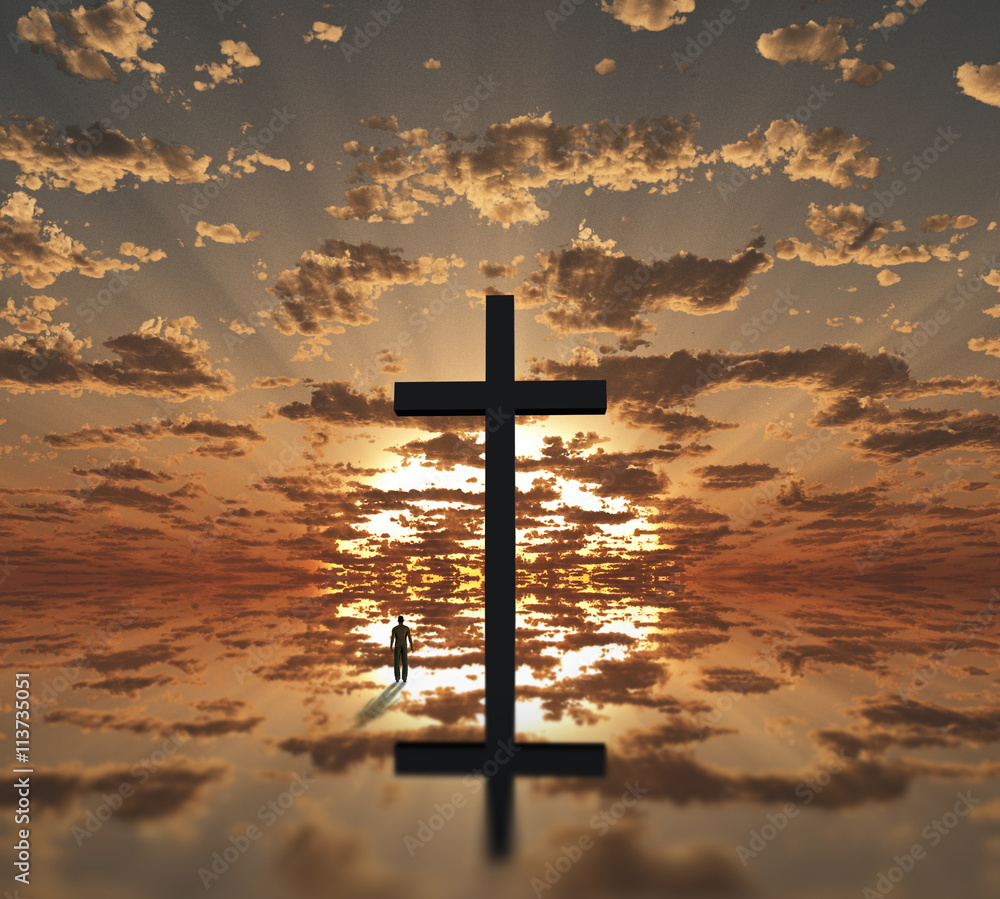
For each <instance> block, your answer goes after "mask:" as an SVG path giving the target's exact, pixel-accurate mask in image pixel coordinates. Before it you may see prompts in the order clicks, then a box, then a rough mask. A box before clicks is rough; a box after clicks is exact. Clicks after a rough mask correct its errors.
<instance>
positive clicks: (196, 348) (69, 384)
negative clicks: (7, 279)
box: [0, 316, 234, 403]
mask: <svg viewBox="0 0 1000 899" xmlns="http://www.w3.org/2000/svg"><path fill="white" fill-rule="evenodd" d="M197 327H198V323H197V322H196V321H195V320H194V319H193V318H191V317H190V316H185V317H184V318H180V319H176V320H174V321H169V322H166V323H164V322H163V320H162V319H156V320H152V319H151V320H150V321H148V322H145V323H144V324H143V325H142V327H141V328H140V329H139V331H137V332H135V333H133V334H125V335H122V336H120V337H113V338H111V339H110V340H107V341H105V342H104V346H105V347H107V348H108V349H110V350H111V351H112V352H113V353H115V354H116V355H117V356H118V357H119V358H117V359H115V360H113V361H109V360H101V361H97V362H86V361H84V359H83V357H82V356H81V354H80V350H81V349H82V343H81V342H80V341H78V340H76V339H75V338H73V336H72V334H69V332H58V333H53V334H50V335H48V336H41V337H27V338H25V337H19V336H15V337H14V338H7V340H5V341H4V342H3V343H0V386H3V387H5V388H6V389H8V390H10V391H11V392H13V393H22V392H24V391H31V392H34V391H36V390H55V391H57V392H59V393H64V394H69V395H71V396H79V395H80V394H81V393H82V392H83V391H84V390H86V391H89V392H93V393H101V394H107V395H114V394H122V393H132V394H142V395H145V396H158V397H163V398H164V399H166V400H168V401H170V402H178V403H179V402H184V401H185V400H189V399H193V398H194V397H222V396H226V395H228V394H231V393H233V390H234V388H233V386H232V382H233V376H232V375H231V374H230V373H229V372H228V371H225V370H223V369H213V367H212V362H211V360H210V359H209V358H208V344H207V343H206V342H205V341H201V340H196V339H195V338H193V337H191V336H190V334H189V332H190V331H191V330H193V329H194V328H197Z"/></svg>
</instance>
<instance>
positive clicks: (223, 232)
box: [194, 222, 260, 247]
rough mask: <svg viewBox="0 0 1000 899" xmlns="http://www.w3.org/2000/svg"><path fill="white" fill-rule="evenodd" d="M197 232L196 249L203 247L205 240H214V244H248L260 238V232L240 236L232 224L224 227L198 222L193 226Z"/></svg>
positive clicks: (248, 232) (238, 230)
mask: <svg viewBox="0 0 1000 899" xmlns="http://www.w3.org/2000/svg"><path fill="white" fill-rule="evenodd" d="M195 230H196V231H197V232H198V239H197V240H196V241H195V242H194V245H195V246H196V247H203V246H205V238H206V237H207V238H209V239H210V240H214V241H215V242H216V243H228V244H234V243H250V242H251V241H254V240H256V239H257V238H258V237H260V231H247V233H246V236H243V235H242V234H240V229H239V228H237V227H236V225H234V224H233V223H232V222H227V223H226V224H224V225H210V224H209V223H208V222H198V224H197V225H195Z"/></svg>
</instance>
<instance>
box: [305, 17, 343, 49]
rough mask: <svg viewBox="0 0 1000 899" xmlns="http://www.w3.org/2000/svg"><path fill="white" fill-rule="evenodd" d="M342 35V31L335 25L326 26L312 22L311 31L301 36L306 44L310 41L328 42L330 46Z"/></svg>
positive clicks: (324, 23) (323, 23)
mask: <svg viewBox="0 0 1000 899" xmlns="http://www.w3.org/2000/svg"><path fill="white" fill-rule="evenodd" d="M343 35H344V29H343V28H338V27H337V26H336V25H328V24H327V23H326V22H313V27H312V31H309V32H307V33H306V34H304V35H303V36H302V40H304V41H305V42H306V43H307V44H308V43H310V42H311V41H329V42H330V43H331V44H335V43H337V41H339V40H340V39H341V38H342V37H343Z"/></svg>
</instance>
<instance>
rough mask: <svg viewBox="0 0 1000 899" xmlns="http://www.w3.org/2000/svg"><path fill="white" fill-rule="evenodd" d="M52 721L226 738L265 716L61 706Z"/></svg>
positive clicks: (252, 726)
mask: <svg viewBox="0 0 1000 899" xmlns="http://www.w3.org/2000/svg"><path fill="white" fill-rule="evenodd" d="M45 720H46V722H48V723H49V724H67V725H70V726H72V727H79V728H80V729H81V730H86V731H120V732H123V733H130V734H137V735H143V734H158V735H159V736H163V737H167V736H170V735H171V734H175V733H180V734H186V735H187V736H189V737H199V738H202V739H206V738H210V737H225V736H229V735H230V734H245V733H249V732H251V731H253V730H255V729H256V727H257V725H258V724H260V723H261V722H263V721H264V717H263V716H262V715H250V716H248V717H246V718H239V717H236V716H235V715H231V714H230V715H225V716H223V717H212V716H211V715H201V716H199V717H198V718H196V719H195V720H193V721H166V720H164V719H163V718H153V717H150V716H140V715H134V714H130V713H129V712H127V711H125V710H123V709H114V710H101V711H99V710H97V709H74V708H65V707H64V708H58V709H55V710H53V711H51V712H48V713H47V714H46V715H45Z"/></svg>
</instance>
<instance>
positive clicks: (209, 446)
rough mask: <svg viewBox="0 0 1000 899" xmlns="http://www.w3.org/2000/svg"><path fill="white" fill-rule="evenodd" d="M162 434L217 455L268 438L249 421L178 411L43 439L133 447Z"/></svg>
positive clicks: (242, 450) (236, 453)
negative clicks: (170, 415)
mask: <svg viewBox="0 0 1000 899" xmlns="http://www.w3.org/2000/svg"><path fill="white" fill-rule="evenodd" d="M164 437H181V438H189V439H191V440H193V441H195V444H196V445H195V447H194V448H193V449H192V450H190V451H189V453H190V454H191V455H194V456H212V457H217V458H237V457H240V456H246V455H249V454H250V452H251V451H252V450H253V448H254V446H255V445H256V444H258V443H262V442H264V441H265V440H266V439H267V438H266V437H265V436H264V435H263V434H261V433H260V432H259V431H258V430H257V429H256V428H255V427H254V426H253V425H251V424H247V423H244V422H235V421H222V420H221V419H218V418H213V417H212V416H210V415H204V414H203V415H200V416H198V417H197V418H193V417H191V416H189V415H179V416H178V417H177V418H175V419H169V418H166V419H157V420H153V421H148V422H147V421H136V422H133V423H132V424H128V425H118V426H115V427H111V426H107V425H99V426H97V427H92V426H90V425H85V426H84V427H82V428H80V429H79V430H77V431H69V432H67V433H62V434H59V433H55V432H50V433H48V434H46V435H45V436H44V437H43V438H42V439H43V440H44V441H45V443H46V444H48V445H49V446H51V447H55V448H56V449H85V448H88V447H95V446H115V447H123V448H135V447H139V446H141V445H142V443H143V441H151V440H162V439H163V438H164ZM113 464H114V463H113Z"/></svg>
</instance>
